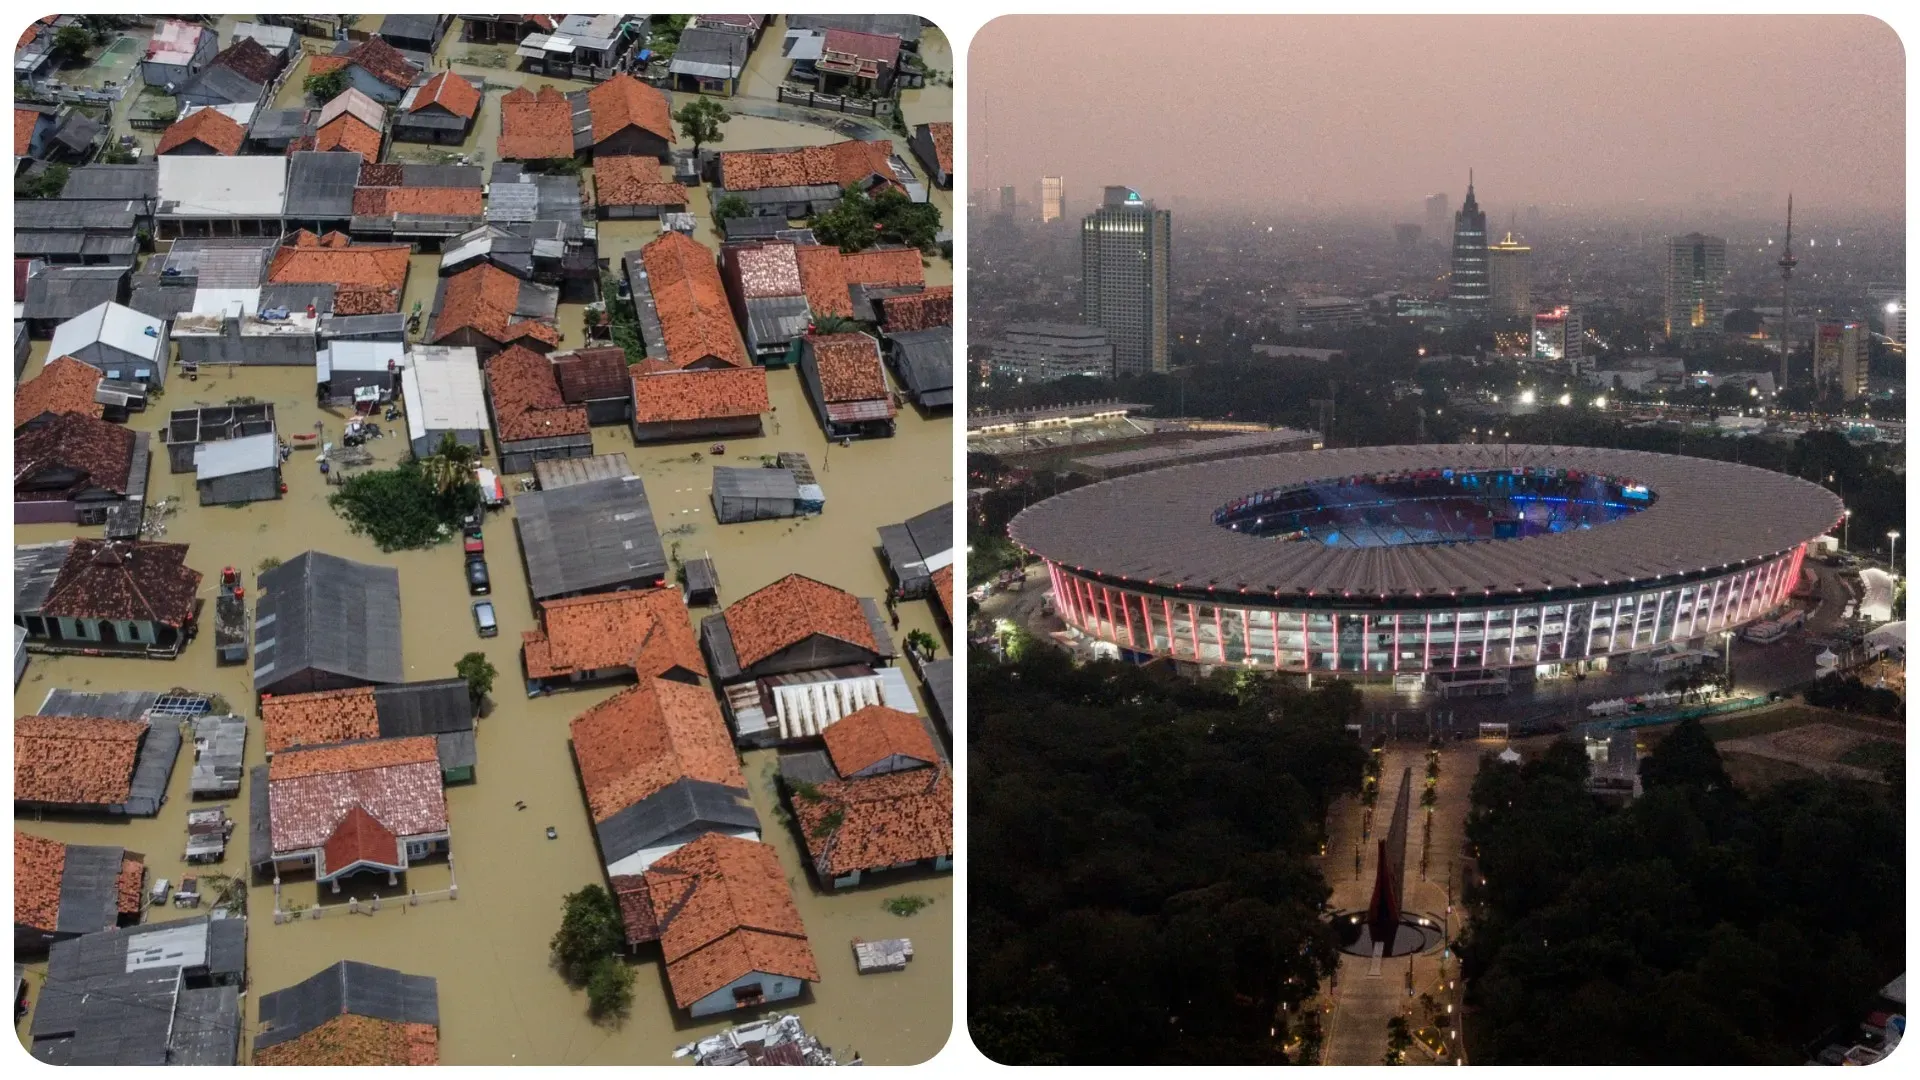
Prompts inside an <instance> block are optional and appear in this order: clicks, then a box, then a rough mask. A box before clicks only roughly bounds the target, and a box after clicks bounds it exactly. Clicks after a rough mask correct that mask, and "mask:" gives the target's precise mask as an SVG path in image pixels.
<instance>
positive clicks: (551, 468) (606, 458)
mask: <svg viewBox="0 0 1920 1080" xmlns="http://www.w3.org/2000/svg"><path fill="white" fill-rule="evenodd" d="M632 475H633V464H632V463H631V462H629V461H628V460H627V455H625V454H595V455H594V456H592V457H578V458H549V459H546V460H544V461H536V462H534V463H533V476H534V479H536V480H538V481H539V483H540V490H541V491H554V490H557V489H559V488H563V487H572V486H573V485H575V484H585V483H590V482H592V481H595V480H618V479H621V478H622V477H627V476H632Z"/></svg>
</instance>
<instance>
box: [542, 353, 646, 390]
mask: <svg viewBox="0 0 1920 1080" xmlns="http://www.w3.org/2000/svg"><path fill="white" fill-rule="evenodd" d="M547 360H548V361H549V362H551V363H552V364H553V373H554V375H555V376H556V377H558V378H559V380H560V397H561V398H562V399H564V400H565V401H566V402H567V403H568V404H570V405H578V404H581V403H582V402H588V401H600V400H604V399H607V398H616V397H624V396H626V395H627V394H629V393H630V392H631V390H632V388H631V387H629V386H628V385H627V378H628V374H629V365H628V364H627V351H626V350H625V349H622V348H620V347H619V346H617V345H614V346H606V345H602V346H599V347H597V348H588V349H574V350H571V351H569V352H563V353H549V354H547Z"/></svg>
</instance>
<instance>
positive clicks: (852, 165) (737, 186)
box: [720, 139, 893, 191]
mask: <svg viewBox="0 0 1920 1080" xmlns="http://www.w3.org/2000/svg"><path fill="white" fill-rule="evenodd" d="M892 157H893V143H892V142H891V141H889V140H886V139H880V140H876V141H873V142H864V141H862V140H859V139H848V140H847V141H845V142H837V143H831V144H829V145H827V146H805V147H800V148H798V149H793V150H736V151H733V152H730V153H723V154H721V155H720V176H721V179H722V180H724V181H725V189H726V190H727V191H758V190H760V189H761V188H778V187H808V186H812V185H818V184H836V185H839V186H841V187H845V186H847V185H848V184H857V183H860V182H861V181H863V180H866V179H867V178H868V177H871V176H880V177H883V178H886V179H887V180H888V182H892V177H893V168H892V166H891V165H889V164H888V161H889V159H890V158H892Z"/></svg>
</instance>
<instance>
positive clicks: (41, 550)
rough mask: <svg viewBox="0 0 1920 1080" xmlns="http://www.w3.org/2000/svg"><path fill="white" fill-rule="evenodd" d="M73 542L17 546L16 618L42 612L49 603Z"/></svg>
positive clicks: (14, 571) (15, 552)
mask: <svg viewBox="0 0 1920 1080" xmlns="http://www.w3.org/2000/svg"><path fill="white" fill-rule="evenodd" d="M72 550H73V541H71V540H55V541H53V542H52V543H47V544H23V545H16V546H15V547H14V549H13V612H14V614H16V615H21V614H26V613H29V612H35V611H39V610H40V606H41V605H42V604H44V603H46V602H47V593H48V592H50V591H52V589H53V582H54V579H55V578H58V577H59V576H60V568H61V567H62V566H64V565H66V562H67V553H68V552H69V551H72Z"/></svg>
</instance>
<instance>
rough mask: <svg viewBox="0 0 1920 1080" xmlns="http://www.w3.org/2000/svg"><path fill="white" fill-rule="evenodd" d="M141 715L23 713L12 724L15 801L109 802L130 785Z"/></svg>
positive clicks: (121, 797) (143, 728)
mask: <svg viewBox="0 0 1920 1080" xmlns="http://www.w3.org/2000/svg"><path fill="white" fill-rule="evenodd" d="M146 734H147V722H146V721H145V720H104V719H98V718H94V717H75V716H22V717H20V718H19V719H17V720H16V721H14V725H13V798H14V801H15V802H29V803H63V804H70V805H76V806H112V805H115V804H117V803H122V802H125V801H126V799H127V795H128V794H129V793H131V792H132V790H133V764H134V761H135V760H136V759H137V758H138V757H139V754H140V742H141V740H142V739H143V738H145V737H146Z"/></svg>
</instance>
